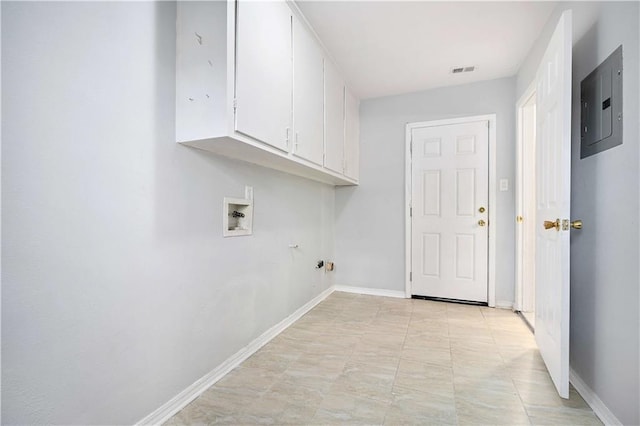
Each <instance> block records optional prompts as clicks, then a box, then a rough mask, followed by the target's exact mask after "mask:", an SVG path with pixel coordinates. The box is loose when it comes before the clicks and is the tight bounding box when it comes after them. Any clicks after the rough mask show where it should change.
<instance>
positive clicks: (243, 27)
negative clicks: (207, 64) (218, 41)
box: [235, 1, 292, 151]
mask: <svg viewBox="0 0 640 426" xmlns="http://www.w3.org/2000/svg"><path fill="white" fill-rule="evenodd" d="M237 7H238V9H237V11H238V13H237V16H236V26H237V27H236V34H237V36H236V37H237V39H236V102H237V109H236V117H235V129H236V131H238V132H240V133H243V134H245V135H247V136H250V137H252V138H255V139H257V140H259V141H262V142H265V143H268V144H269V145H272V146H274V147H276V148H279V149H281V150H284V151H287V150H288V140H289V137H290V130H291V129H290V127H291V86H292V66H291V12H290V10H289V7H288V6H287V4H286V3H285V2H282V1H268V2H254V1H239V2H238V4H237Z"/></svg>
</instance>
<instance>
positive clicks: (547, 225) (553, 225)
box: [544, 219, 560, 231]
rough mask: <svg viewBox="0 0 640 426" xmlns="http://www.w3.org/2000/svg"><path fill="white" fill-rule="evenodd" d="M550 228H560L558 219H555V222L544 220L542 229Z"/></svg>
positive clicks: (557, 229)
mask: <svg viewBox="0 0 640 426" xmlns="http://www.w3.org/2000/svg"><path fill="white" fill-rule="evenodd" d="M552 228H556V231H559V230H560V219H556V220H555V222H551V221H550V220H545V221H544V229H552Z"/></svg>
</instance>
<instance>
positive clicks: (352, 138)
mask: <svg viewBox="0 0 640 426" xmlns="http://www.w3.org/2000/svg"><path fill="white" fill-rule="evenodd" d="M344 134H345V136H344V174H345V176H347V177H350V178H351V179H355V180H357V179H358V175H359V174H360V149H359V146H360V143H359V140H360V101H359V100H358V98H356V97H355V96H353V94H351V92H349V90H347V89H345V129H344Z"/></svg>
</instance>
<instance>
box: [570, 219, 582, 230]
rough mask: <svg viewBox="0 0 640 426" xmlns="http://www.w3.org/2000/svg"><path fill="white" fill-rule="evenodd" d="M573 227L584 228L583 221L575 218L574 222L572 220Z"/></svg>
mask: <svg viewBox="0 0 640 426" xmlns="http://www.w3.org/2000/svg"><path fill="white" fill-rule="evenodd" d="M571 227H572V228H573V229H582V221H581V220H574V221H573V222H571Z"/></svg>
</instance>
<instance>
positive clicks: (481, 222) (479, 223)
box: [478, 219, 487, 226]
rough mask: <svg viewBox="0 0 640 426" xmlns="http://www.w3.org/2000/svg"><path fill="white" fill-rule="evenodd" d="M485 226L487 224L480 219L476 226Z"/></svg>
mask: <svg viewBox="0 0 640 426" xmlns="http://www.w3.org/2000/svg"><path fill="white" fill-rule="evenodd" d="M486 224H487V223H486V222H485V221H484V220H482V219H480V220H479V221H478V225H480V226H485V225H486Z"/></svg>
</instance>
